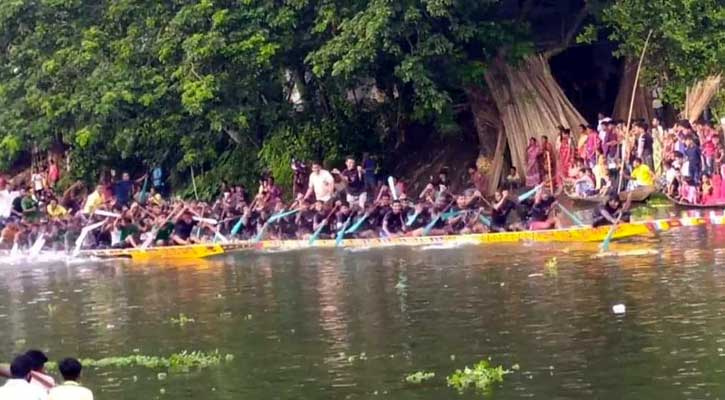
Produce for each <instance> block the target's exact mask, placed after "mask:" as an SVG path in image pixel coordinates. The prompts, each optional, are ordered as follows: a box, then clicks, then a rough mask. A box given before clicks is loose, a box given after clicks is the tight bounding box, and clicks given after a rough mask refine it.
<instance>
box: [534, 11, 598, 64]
mask: <svg viewBox="0 0 725 400" xmlns="http://www.w3.org/2000/svg"><path fill="white" fill-rule="evenodd" d="M588 15H589V2H588V1H587V0H584V5H583V6H582V8H581V9H580V10H579V12H578V13H577V15H576V16H575V17H574V21H573V22H572V25H571V27H570V28H569V31H568V32H567V33H566V35H564V37H563V39H562V41H561V43H559V45H558V46H556V47H554V48H552V49H550V50H547V51H545V52H544V58H546V59H549V58H551V57H554V56H556V55H558V54H561V53H562V52H563V51H564V50H566V49H567V48H569V46H571V42H572V41H573V40H574V37H575V36H576V34H577V32H579V29H580V28H581V25H582V23H584V20H585V19H586V18H587V16H588Z"/></svg>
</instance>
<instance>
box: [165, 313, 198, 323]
mask: <svg viewBox="0 0 725 400" xmlns="http://www.w3.org/2000/svg"><path fill="white" fill-rule="evenodd" d="M194 322H196V321H195V320H194V318H190V317H187V316H186V314H184V313H180V314H179V316H178V318H177V317H171V323H172V324H174V325H179V326H184V325H186V324H193V323H194Z"/></svg>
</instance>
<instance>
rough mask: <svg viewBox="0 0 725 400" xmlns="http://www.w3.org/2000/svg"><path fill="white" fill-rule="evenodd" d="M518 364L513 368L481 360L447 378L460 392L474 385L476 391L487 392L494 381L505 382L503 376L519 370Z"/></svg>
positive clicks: (450, 384)
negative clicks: (495, 365) (509, 368)
mask: <svg viewBox="0 0 725 400" xmlns="http://www.w3.org/2000/svg"><path fill="white" fill-rule="evenodd" d="M517 369H518V365H514V366H513V367H511V370H508V369H504V368H503V367H502V366H500V365H499V366H497V367H494V366H492V365H491V364H490V363H489V361H488V360H481V361H479V362H478V363H477V364H475V365H474V366H473V368H468V367H465V368H464V369H462V370H460V369H457V370H456V372H454V373H453V374H452V375H450V376H449V377H448V378H446V381H447V382H448V386H449V387H453V388H455V389H456V390H458V392H459V393H462V392H464V391H466V390H467V389H468V388H470V387H473V388H474V389H475V390H476V391H478V392H481V393H486V392H487V391H488V390H489V389H490V388H491V385H493V384H494V383H500V382H503V377H504V375H506V374H510V373H512V372H513V370H517Z"/></svg>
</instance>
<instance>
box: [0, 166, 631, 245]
mask: <svg viewBox="0 0 725 400" xmlns="http://www.w3.org/2000/svg"><path fill="white" fill-rule="evenodd" d="M293 167H294V169H295V174H296V175H299V174H303V175H304V178H305V180H306V182H307V185H306V186H307V187H306V188H303V189H301V190H298V193H297V194H296V196H295V198H294V200H293V201H292V202H291V203H289V204H285V203H284V202H283V201H282V191H281V190H280V189H279V187H277V186H276V185H275V183H274V180H273V179H272V178H271V177H268V178H264V179H262V180H261V181H260V185H259V190H258V191H257V193H256V194H255V195H254V196H253V197H252V198H251V202H249V201H247V199H246V198H245V197H246V196H245V193H244V189H243V188H242V187H241V186H236V187H228V186H225V187H224V188H223V189H222V192H221V195H220V196H219V198H218V199H217V200H216V201H215V202H212V203H206V202H202V201H196V200H192V201H183V200H180V199H170V200H166V199H164V198H163V197H162V196H161V194H160V193H158V192H155V191H154V190H153V189H152V190H151V191H149V193H146V194H144V193H143V191H142V190H139V187H138V186H139V185H137V183H139V182H140V181H141V179H139V180H138V181H136V182H133V181H131V180H130V177H129V175H128V174H123V175H122V179H120V180H119V181H117V182H115V183H113V184H112V185H110V188H109V185H98V186H97V187H96V190H95V191H93V192H92V193H90V194H89V195H88V196H86V197H85V199H84V200H83V201H79V200H78V199H76V200H75V201H74V200H73V196H70V198H71V200H70V201H67V199H66V198H65V197H67V196H64V199H63V200H62V201H59V200H58V199H56V198H55V197H50V198H48V199H38V198H37V194H36V193H33V192H28V191H24V190H21V191H13V190H12V189H10V188H9V187H8V185H6V183H5V182H2V181H0V206H2V204H3V201H6V202H7V199H9V198H12V201H10V202H9V203H10V204H11V208H12V209H11V210H10V212H9V216H8V217H7V218H5V219H4V224H3V225H4V226H3V228H2V232H1V234H0V241H1V242H0V243H1V244H2V245H3V246H4V247H5V248H11V247H13V246H19V247H27V248H33V246H35V247H36V250H39V249H40V248H44V249H54V250H65V251H69V250H70V249H72V248H76V247H78V245H79V243H78V240H80V241H81V242H82V243H80V245H82V246H83V247H84V248H95V249H98V248H128V247H141V248H146V247H150V246H165V245H187V244H192V243H203V242H209V241H228V240H267V239H272V240H281V239H298V240H309V241H311V242H313V241H315V240H318V239H326V238H334V239H338V240H339V239H347V238H379V237H383V238H395V237H400V236H426V235H455V234H469V233H484V232H501V231H507V230H527V229H530V230H541V229H553V228H560V227H562V219H561V218H560V216H559V210H560V209H561V208H562V207H561V205H559V204H558V203H557V201H556V199H555V197H554V196H553V195H552V193H551V192H550V190H549V189H548V188H547V187H546V186H545V185H538V186H536V187H534V188H533V189H531V190H529V191H528V192H526V193H524V194H522V195H521V196H516V195H514V194H513V193H510V192H509V191H507V190H503V189H501V190H497V191H496V192H495V194H494V196H493V197H492V198H491V199H490V200H489V199H487V198H486V197H485V196H484V195H483V194H482V190H480V189H483V190H485V189H484V188H480V189H479V187H480V186H481V183H482V181H483V179H482V177H481V175H480V172H478V170H477V168H476V167H475V165H472V166H471V167H470V168H469V174H470V178H471V179H470V188H468V189H466V190H464V191H463V192H462V193H460V194H454V193H452V192H451V191H450V189H449V179H448V171H447V170H445V169H444V170H442V171H441V172H440V174H439V175H438V177H437V178H435V179H431V182H430V183H429V184H428V185H427V186H426V187H425V189H424V190H423V191H422V192H421V193H420V194H419V195H418V196H417V197H416V198H415V201H413V199H411V198H410V197H409V196H408V195H407V193H406V192H405V187H404V185H403V184H402V183H401V182H395V181H393V180H392V178H390V180H389V182H387V184H385V183H381V184H379V185H377V187H375V188H374V189H373V190H370V188H366V183H365V177H364V174H365V171H364V170H363V169H362V168H361V166H359V165H357V164H356V161H355V159H354V158H353V157H349V158H348V159H347V161H346V166H345V169H343V170H342V171H339V170H337V169H334V170H332V171H327V170H325V169H323V168H322V166H321V165H320V163H312V165H311V170H310V171H307V167H306V166H305V165H304V164H302V163H300V162H298V161H296V162H295V163H294V165H293ZM300 179H302V178H301V177H299V176H296V177H295V180H296V181H297V180H300ZM368 196H370V197H369V198H370V200H368ZM44 200H45V201H47V204H44V203H43V201H44ZM625 206H627V205H625V204H622V202H620V201H619V199H618V198H616V196H615V197H612V198H611V201H608V202H606V203H605V204H604V205H602V207H600V209H599V211H600V212H599V213H598V214H597V215H598V218H597V219H595V224H598V225H602V224H607V223H614V221H615V220H616V219H617V213H620V214H621V213H622V212H623V208H625ZM567 215H569V216H571V214H570V213H567ZM88 227H93V228H94V229H93V230H92V231H89V234H87V235H85V233H84V232H85V231H86V230H88V229H87V228H88ZM79 238H80V239H79ZM41 241H42V243H41V244H39V242H41ZM74 244H75V245H76V246H74ZM38 246H40V247H38Z"/></svg>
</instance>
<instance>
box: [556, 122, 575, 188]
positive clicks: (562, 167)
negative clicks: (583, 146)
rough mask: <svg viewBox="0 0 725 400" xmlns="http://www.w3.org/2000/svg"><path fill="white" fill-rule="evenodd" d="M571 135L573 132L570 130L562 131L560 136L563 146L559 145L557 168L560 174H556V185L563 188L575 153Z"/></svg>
mask: <svg viewBox="0 0 725 400" xmlns="http://www.w3.org/2000/svg"><path fill="white" fill-rule="evenodd" d="M570 135H571V131H570V130H569V129H562V130H561V133H560V134H559V139H560V142H561V144H560V145H559V157H557V161H558V162H559V165H557V167H556V171H557V172H558V174H556V184H557V185H559V186H561V185H562V184H563V183H564V180H566V179H567V174H568V173H569V169H570V168H571V161H572V153H573V151H572V146H571V144H572V143H571V136H570Z"/></svg>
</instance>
